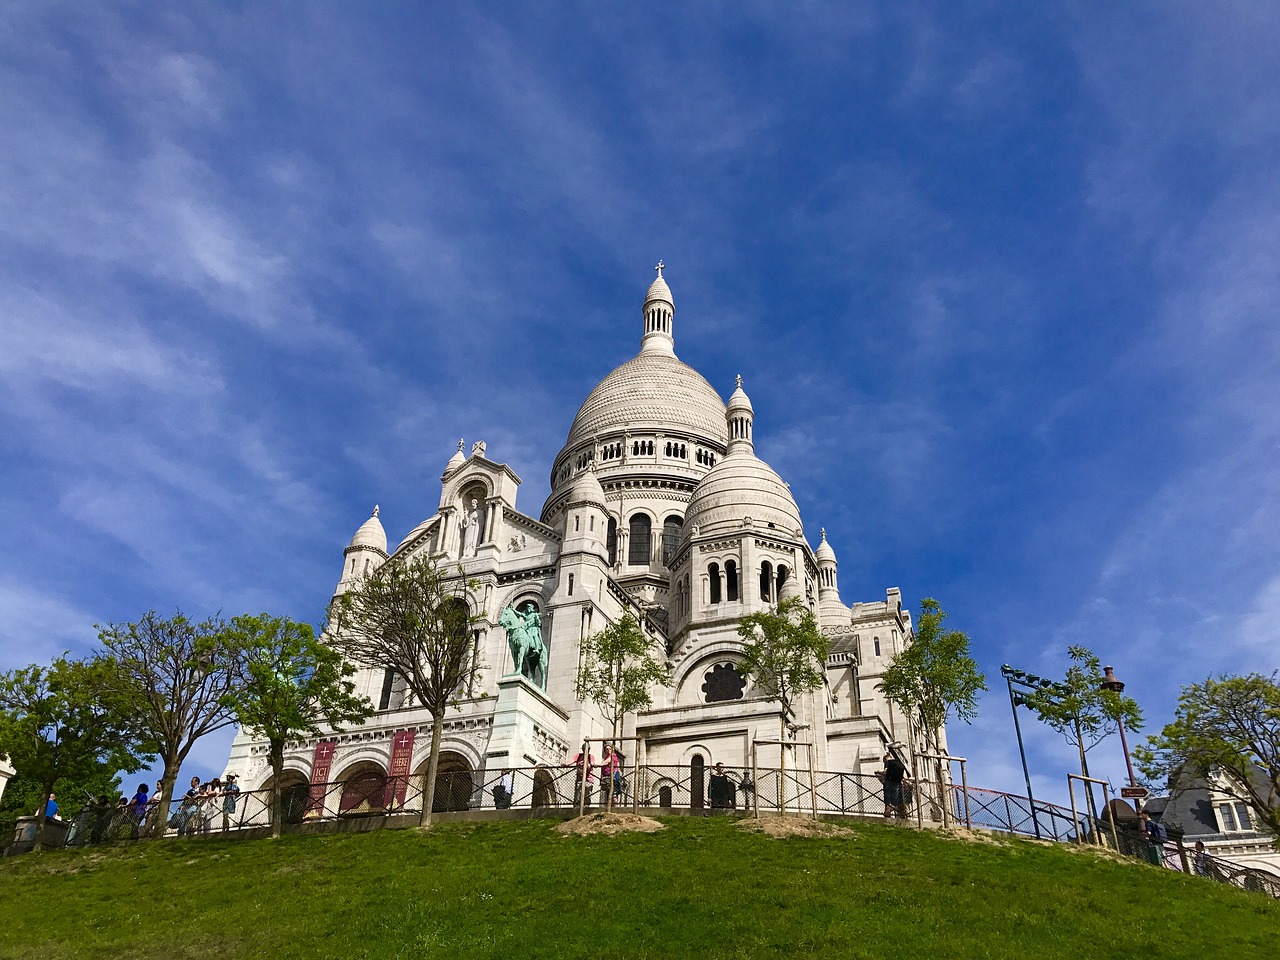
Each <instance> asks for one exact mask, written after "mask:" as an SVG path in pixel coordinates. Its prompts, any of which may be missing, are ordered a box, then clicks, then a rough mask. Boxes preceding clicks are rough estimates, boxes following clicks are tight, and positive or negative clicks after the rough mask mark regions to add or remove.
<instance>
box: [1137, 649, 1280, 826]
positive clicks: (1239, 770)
mask: <svg viewBox="0 0 1280 960" xmlns="http://www.w3.org/2000/svg"><path fill="white" fill-rule="evenodd" d="M1134 757H1135V758H1136V759H1137V761H1138V765H1139V766H1140V767H1141V768H1142V772H1143V773H1144V774H1145V775H1146V776H1147V777H1149V778H1151V779H1152V780H1162V781H1164V782H1166V783H1168V784H1169V786H1170V787H1171V788H1173V789H1175V790H1176V789H1177V788H1178V787H1179V786H1180V785H1181V786H1183V787H1186V786H1188V785H1189V782H1190V781H1191V780H1192V779H1194V778H1197V777H1198V778H1202V779H1204V780H1207V781H1209V782H1210V783H1212V784H1213V785H1214V786H1215V787H1217V788H1218V789H1221V790H1222V791H1223V792H1224V793H1227V794H1229V795H1230V796H1232V797H1234V798H1235V799H1236V800H1239V801H1240V802H1241V803H1244V804H1247V805H1248V806H1249V807H1250V809H1251V810H1252V811H1253V814H1254V818H1255V820H1256V821H1257V822H1258V823H1259V824H1260V825H1261V826H1262V827H1263V828H1264V829H1266V830H1267V831H1268V832H1269V833H1271V835H1272V836H1273V837H1274V838H1275V843H1276V845H1277V847H1280V685H1277V683H1276V675H1275V674H1272V675H1271V676H1270V677H1265V676H1263V675H1261V674H1258V673H1251V674H1249V675H1247V676H1243V677H1232V676H1222V677H1219V678H1218V679H1216V680H1215V679H1214V678H1213V677H1210V678H1208V679H1207V680H1205V681H1204V682H1203V683H1195V684H1192V685H1191V686H1189V687H1184V688H1183V690H1182V693H1181V695H1180V696H1179V697H1178V709H1177V712H1176V714H1175V715H1174V719H1173V722H1172V723H1170V724H1168V725H1167V726H1166V727H1165V728H1164V729H1163V730H1162V731H1161V732H1160V733H1158V734H1153V735H1152V736H1151V737H1149V738H1148V740H1147V744H1146V746H1144V747H1139V748H1138V749H1136V750H1134Z"/></svg>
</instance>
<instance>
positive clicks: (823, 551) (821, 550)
mask: <svg viewBox="0 0 1280 960" xmlns="http://www.w3.org/2000/svg"><path fill="white" fill-rule="evenodd" d="M813 555H814V556H815V557H816V558H817V559H818V562H819V563H821V562H822V561H824V560H829V561H831V562H832V563H835V562H836V552H835V551H834V550H832V549H831V544H829V543H827V528H826V527H823V528H822V542H821V543H819V544H818V549H817V550H815V551H814V552H813Z"/></svg>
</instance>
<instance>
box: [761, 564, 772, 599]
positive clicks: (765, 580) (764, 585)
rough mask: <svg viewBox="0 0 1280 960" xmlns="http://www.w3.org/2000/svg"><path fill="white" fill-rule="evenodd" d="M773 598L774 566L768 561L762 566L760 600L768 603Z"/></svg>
mask: <svg viewBox="0 0 1280 960" xmlns="http://www.w3.org/2000/svg"><path fill="white" fill-rule="evenodd" d="M772 596H773V564H771V563H770V562H769V561H768V560H766V561H765V562H764V563H762V564H760V599H761V600H764V601H768V600H769V599H771V598H772Z"/></svg>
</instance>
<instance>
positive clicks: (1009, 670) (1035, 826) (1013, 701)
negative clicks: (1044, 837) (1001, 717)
mask: <svg viewBox="0 0 1280 960" xmlns="http://www.w3.org/2000/svg"><path fill="white" fill-rule="evenodd" d="M1000 675H1001V676H1002V677H1004V678H1005V680H1006V681H1007V682H1008V684H1009V708H1010V709H1011V710H1012V711H1013V729H1014V732H1015V733H1017V735H1018V755H1019V756H1020V757H1022V776H1023V779H1024V780H1026V782H1027V805H1028V806H1029V807H1031V829H1032V830H1033V831H1035V835H1036V839H1037V840H1039V839H1040V821H1039V820H1037V819H1036V800H1035V797H1033V796H1032V795H1031V773H1030V771H1029V770H1028V769H1027V751H1026V750H1025V749H1024V748H1023V746H1022V726H1021V725H1020V724H1019V723H1018V703H1019V702H1020V700H1021V698H1020V697H1017V696H1015V695H1014V692H1013V681H1014V678H1015V677H1018V678H1019V682H1023V681H1022V679H1021V678H1022V677H1023V676H1024V674H1023V673H1022V671H1020V670H1014V669H1013V667H1011V666H1009V665H1008V664H1007V663H1006V664H1005V665H1004V666H1002V667H1001V668H1000ZM1010 826H1012V824H1010Z"/></svg>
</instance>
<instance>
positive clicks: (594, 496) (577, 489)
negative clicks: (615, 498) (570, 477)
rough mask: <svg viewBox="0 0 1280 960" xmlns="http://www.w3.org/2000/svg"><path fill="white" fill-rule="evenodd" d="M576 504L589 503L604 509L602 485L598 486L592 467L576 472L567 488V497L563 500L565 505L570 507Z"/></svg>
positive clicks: (598, 482)
mask: <svg viewBox="0 0 1280 960" xmlns="http://www.w3.org/2000/svg"><path fill="white" fill-rule="evenodd" d="M577 504H590V505H591V506H598V507H600V508H601V509H604V505H605V501H604V487H602V486H600V481H599V480H598V479H597V478H596V471H595V468H594V467H589V468H587V469H586V470H583V471H582V473H580V474H578V478H577V479H576V480H574V481H573V486H572V487H570V488H569V499H568V500H566V501H565V505H566V506H569V507H572V506H575V505H577Z"/></svg>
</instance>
